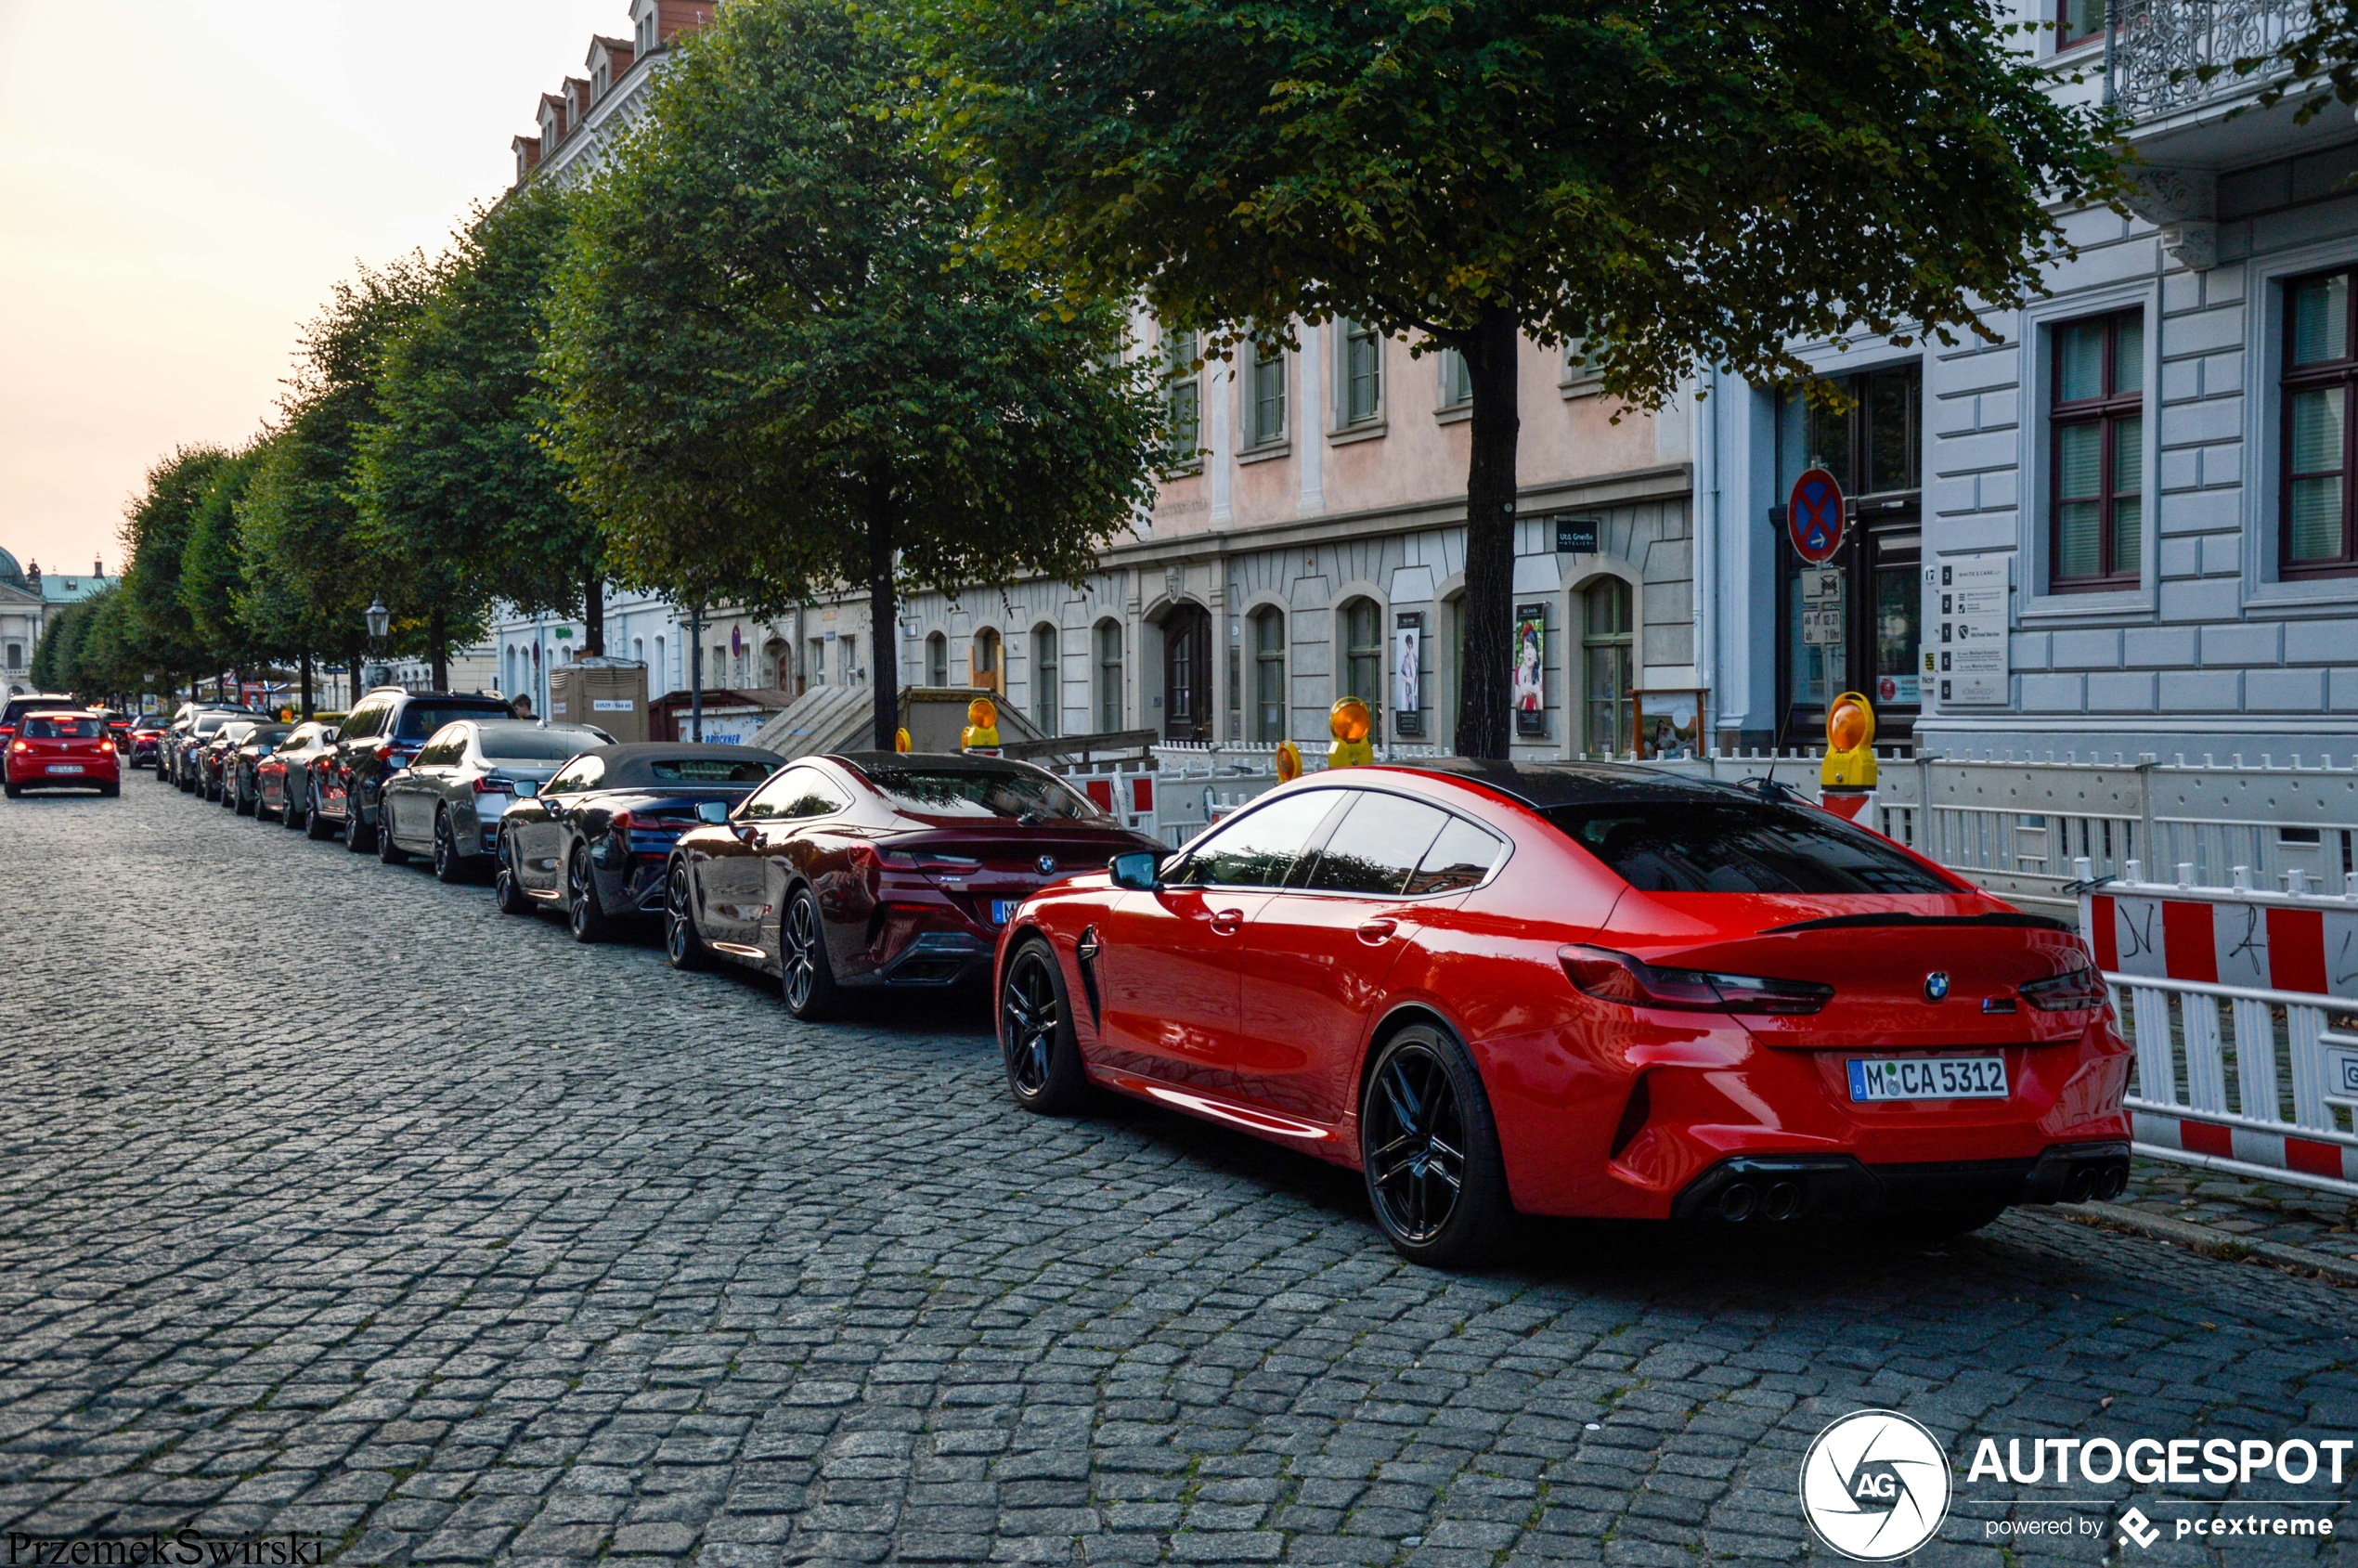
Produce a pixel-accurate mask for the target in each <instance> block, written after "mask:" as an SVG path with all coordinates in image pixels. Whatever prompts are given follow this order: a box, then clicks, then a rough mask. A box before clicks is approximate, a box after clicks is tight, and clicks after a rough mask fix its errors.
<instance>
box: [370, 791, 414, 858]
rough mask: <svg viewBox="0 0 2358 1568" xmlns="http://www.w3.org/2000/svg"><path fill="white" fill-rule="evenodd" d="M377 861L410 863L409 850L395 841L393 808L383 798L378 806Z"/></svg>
mask: <svg viewBox="0 0 2358 1568" xmlns="http://www.w3.org/2000/svg"><path fill="white" fill-rule="evenodd" d="M376 836H377V861H378V862H379V863H380V864H382V865H408V863H409V851H408V850H407V849H403V848H402V847H401V846H400V845H398V844H395V842H394V841H393V810H392V808H391V807H389V806H386V805H385V804H384V803H383V802H382V800H380V801H379V803H378V806H377V835H376Z"/></svg>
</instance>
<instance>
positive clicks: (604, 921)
mask: <svg viewBox="0 0 2358 1568" xmlns="http://www.w3.org/2000/svg"><path fill="white" fill-rule="evenodd" d="M565 929H566V930H568V931H571V932H572V933H573V940H575V941H577V942H602V941H604V940H606V939H607V938H608V937H610V936H612V935H613V934H614V919H613V917H612V916H611V915H609V914H606V912H605V909H604V907H603V906H602V905H601V904H600V903H599V902H598V880H597V873H595V872H593V871H591V870H590V869H589V850H587V849H575V850H574V852H573V859H572V860H570V861H568V862H565Z"/></svg>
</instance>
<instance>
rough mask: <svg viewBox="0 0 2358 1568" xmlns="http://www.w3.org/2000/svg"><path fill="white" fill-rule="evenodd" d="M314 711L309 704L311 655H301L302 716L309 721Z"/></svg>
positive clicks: (310, 703)
mask: <svg viewBox="0 0 2358 1568" xmlns="http://www.w3.org/2000/svg"><path fill="white" fill-rule="evenodd" d="M313 711H314V708H313V706H312V702H311V655H310V654H304V655H303V716H304V718H305V719H309V718H310V717H311V715H312V713H313Z"/></svg>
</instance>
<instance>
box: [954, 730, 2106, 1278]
mask: <svg viewBox="0 0 2358 1568" xmlns="http://www.w3.org/2000/svg"><path fill="white" fill-rule="evenodd" d="M1777 794H1778V792H1777V791H1775V790H1773V789H1770V790H1768V791H1765V792H1764V791H1760V790H1757V789H1752V788H1746V787H1743V786H1737V785H1728V784H1709V783H1701V782H1692V781H1687V780H1682V779H1678V778H1675V777H1669V776H1665V775H1663V774H1660V773H1655V772H1650V771H1641V770H1639V769H1634V768H1617V767H1613V766H1610V765H1588V764H1572V763H1566V764H1509V763H1479V762H1462V761H1459V762H1441V763H1436V764H1433V765H1431V766H1424V767H1418V768H1395V767H1382V768H1363V769H1354V770H1351V771H1349V772H1348V773H1347V774H1341V773H1337V772H1327V773H1320V774H1315V775H1313V776H1311V777H1309V778H1305V779H1302V780H1300V781H1298V782H1296V783H1294V784H1290V785H1288V786H1286V787H1283V788H1280V789H1278V790H1276V791H1273V792H1271V793H1270V794H1268V795H1266V796H1263V797H1261V798H1260V799H1259V800H1257V801H1256V802H1254V804H1253V805H1252V806H1251V807H1250V809H1249V810H1245V811H1243V812H1241V813H1239V814H1237V815H1236V816H1234V817H1231V818H1230V819H1228V820H1227V821H1225V822H1224V823H1221V824H1219V825H1218V826H1217V827H1215V828H1213V829H1211V831H1209V832H1207V833H1206V834H1204V835H1202V836H1199V837H1198V838H1197V839H1196V840H1195V841H1194V842H1193V843H1192V844H1190V845H1189V846H1187V847H1186V848H1185V849H1183V850H1181V851H1179V852H1177V853H1176V854H1170V855H1160V854H1155V853H1140V854H1136V855H1133V856H1128V857H1124V858H1122V859H1121V860H1118V861H1116V862H1112V863H1111V865H1110V867H1109V868H1108V871H1106V872H1102V873H1097V874H1095V875H1085V876H1080V877H1075V878H1073V879H1071V880H1069V881H1065V882H1061V883H1058V884H1056V885H1055V886H1053V887H1051V888H1047V889H1045V890H1043V892H1041V893H1040V894H1039V895H1038V896H1036V897H1034V898H1032V899H1031V900H1030V901H1029V902H1027V903H1026V904H1025V905H1024V906H1023V907H1022V908H1021V909H1020V910H1019V911H1017V914H1016V915H1015V917H1014V919H1013V921H1012V922H1011V924H1010V925H1009V927H1008V928H1007V931H1006V933H1005V936H1004V940H1002V942H1001V944H1000V948H999V958H998V965H997V996H998V1007H997V1012H998V1028H999V1036H1000V1043H1001V1047H1002V1050H1003V1052H1004V1056H1005V1058H1006V1068H1007V1077H1008V1082H1009V1086H1010V1089H1011V1090H1012V1092H1013V1094H1014V1096H1015V1098H1016V1099H1017V1102H1018V1103H1020V1104H1022V1105H1024V1106H1026V1107H1028V1108H1032V1109H1036V1110H1042V1111H1051V1112H1070V1111H1072V1110H1075V1109H1078V1108H1080V1107H1081V1105H1082V1103H1083V1099H1084V1095H1085V1088H1086V1085H1088V1084H1096V1085H1099V1086H1102V1087H1105V1088H1110V1089H1114V1090H1118V1091H1121V1092H1123V1093H1126V1094H1129V1095H1137V1096H1141V1097H1144V1098H1147V1099H1149V1100H1153V1101H1157V1102H1160V1103H1161V1104H1163V1105H1166V1106H1171V1107H1173V1108H1178V1109H1180V1110H1183V1111H1186V1112H1190V1113H1192V1114H1195V1115H1198V1116H1201V1117H1207V1118H1210V1119H1211V1120H1213V1121H1220V1122H1224V1123H1226V1124H1228V1125H1230V1126H1232V1127H1236V1128H1240V1129H1242V1130H1244V1131H1246V1132H1249V1133H1252V1134H1258V1135H1260V1136H1262V1137H1264V1138H1269V1139H1272V1140H1275V1141H1277V1142H1279V1143H1282V1144H1287V1145H1290V1146H1292V1147H1297V1148H1301V1149H1303V1150H1306V1151H1308V1152H1310V1153H1312V1154H1315V1155H1317V1156H1319V1157H1321V1158H1324V1159H1326V1160H1332V1161H1335V1162H1336V1163H1339V1164H1342V1165H1345V1166H1350V1167H1355V1168H1357V1169H1358V1170H1360V1171H1361V1172H1362V1173H1364V1175H1365V1178H1366V1181H1367V1192H1368V1197H1369V1199H1370V1202H1371V1205H1372V1207H1373V1209H1374V1212H1375V1214H1376V1217H1377V1220H1378V1222H1379V1224H1380V1225H1381V1227H1382V1229H1383V1230H1384V1232H1385V1234H1386V1235H1387V1237H1388V1238H1390V1239H1391V1241H1392V1242H1393V1245H1394V1246H1395V1247H1396V1248H1398V1249H1399V1251H1401V1252H1403V1253H1404V1254H1406V1256H1408V1257H1409V1258H1411V1259H1414V1260H1416V1261H1419V1262H1423V1263H1434V1264H1461V1263H1468V1262H1471V1261H1473V1260H1475V1259H1477V1258H1479V1257H1480V1256H1481V1255H1482V1254H1483V1253H1484V1252H1485V1251H1487V1250H1488V1249H1489V1247H1490V1246H1491V1245H1492V1243H1493V1242H1494V1241H1495V1240H1496V1238H1497V1236H1498V1234H1499V1232H1500V1230H1501V1228H1502V1222H1503V1221H1505V1220H1506V1219H1507V1218H1508V1217H1509V1214H1510V1213H1512V1212H1523V1213H1530V1214H1545V1215H1588V1216H1598V1217H1608V1218H1622V1219H1670V1218H1694V1219H1713V1220H1717V1221H1732V1222H1751V1223H1754V1224H1760V1223H1769V1222H1781V1221H1788V1220H1794V1219H1799V1218H1803V1217H1806V1216H1807V1217H1822V1218H1846V1217H1867V1216H1875V1217H1877V1218H1878V1223H1885V1222H1886V1221H1887V1223H1888V1224H1889V1225H1893V1226H1902V1227H1908V1233H1909V1234H1911V1235H1926V1236H1930V1235H1938V1234H1947V1233H1954V1232H1956V1231H1960V1230H1966V1229H1971V1228H1974V1227H1976V1226H1977V1225H1983V1224H1987V1223H1988V1222H1989V1220H1991V1219H1993V1218H1995V1217H1996V1216H1997V1215H1998V1213H2000V1212H2002V1211H2003V1210H2004V1209H2005V1208H2006V1207H2007V1206H2008V1205H2010V1204H2015V1203H2035V1202H2054V1201H2058V1200H2075V1201H2076V1200H2081V1199H2088V1198H2091V1197H2110V1196H2112V1195H2115V1194H2117V1193H2118V1191H2119V1190H2120V1187H2121V1185H2122V1183H2123V1182H2125V1180H2126V1179H2127V1173H2128V1153H2129V1149H2128V1138H2129V1125H2128V1121H2127V1118H2126V1115H2125V1113H2124V1112H2123V1110H2122V1108H2121V1097H2122V1095H2123V1093H2124V1091H2125V1089H2126V1085H2127V1079H2128V1069H2129V1056H2128V1047H2127V1046H2126V1044H2125V1043H2123V1041H2122V1040H2121V1038H2120V1035H2119V1033H2118V1030H2117V1028H2116V1027H2115V1022H2114V1019H2113V1016H2112V1012H2111V1008H2110V1002H2109V997H2108V994H2107V992H2106V991H2105V985H2104V983H2103V981H2102V979H2101V978H2100V977H2099V976H2098V975H2097V974H2096V972H2095V970H2094V967H2093V965H2092V959H2091V957H2090V954H2089V952H2088V951H2087V949H2086V947H2085V946H2084V945H2083V944H2082V943H2081V941H2080V940H2079V938H2078V937H2077V936H2076V935H2075V934H2074V933H2073V932H2072V931H2071V929H2070V928H2068V927H2066V926H2064V925H2063V924H2062V923H2060V922H2057V921H2053V920H2049V919H2046V918H2044V917H2041V916H2038V915H2031V914H2022V913H2020V912H2018V911H2016V910H2015V909H2013V908H2012V907H2010V906H2009V905H2006V904H2004V903H2002V902H2000V901H1998V900H1996V899H1994V898H1991V897H1989V895H1987V894H1985V893H1983V892H1981V891H1979V890H1978V889H1976V888H1974V887H1973V886H1971V885H1970V884H1968V883H1966V882H1964V881H1963V880H1962V879H1960V878H1959V877H1957V876H1955V875H1952V874H1951V873H1950V872H1948V871H1945V870H1943V869H1942V868H1940V867H1939V866H1937V865H1935V864H1933V863H1932V862H1929V861H1926V860H1924V859H1923V858H1921V857H1919V856H1917V855H1915V854H1912V853H1911V852H1910V851H1908V850H1907V849H1903V848H1901V847H1900V846H1898V845H1897V844H1895V843H1893V842H1892V841H1891V840H1889V839H1887V838H1885V837H1882V836H1879V835H1876V834H1872V833H1870V832H1867V831H1865V830H1863V829H1860V828H1858V827H1855V826H1853V825H1851V824H1850V823H1846V822H1843V821H1841V820H1840V819H1838V818H1835V817H1833V816H1832V815H1831V814H1829V813H1826V812H1824V811H1820V810H1817V809H1816V808H1814V807H1811V806H1807V805H1806V804H1801V803H1798V802H1796V801H1791V800H1785V799H1780V798H1777Z"/></svg>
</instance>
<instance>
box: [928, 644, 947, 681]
mask: <svg viewBox="0 0 2358 1568" xmlns="http://www.w3.org/2000/svg"><path fill="white" fill-rule="evenodd" d="M949 684H950V639H948V638H947V637H944V636H943V635H942V634H941V633H939V632H938V631H937V632H935V633H934V634H933V635H932V636H930V637H928V638H926V685H928V686H947V685H949Z"/></svg>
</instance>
